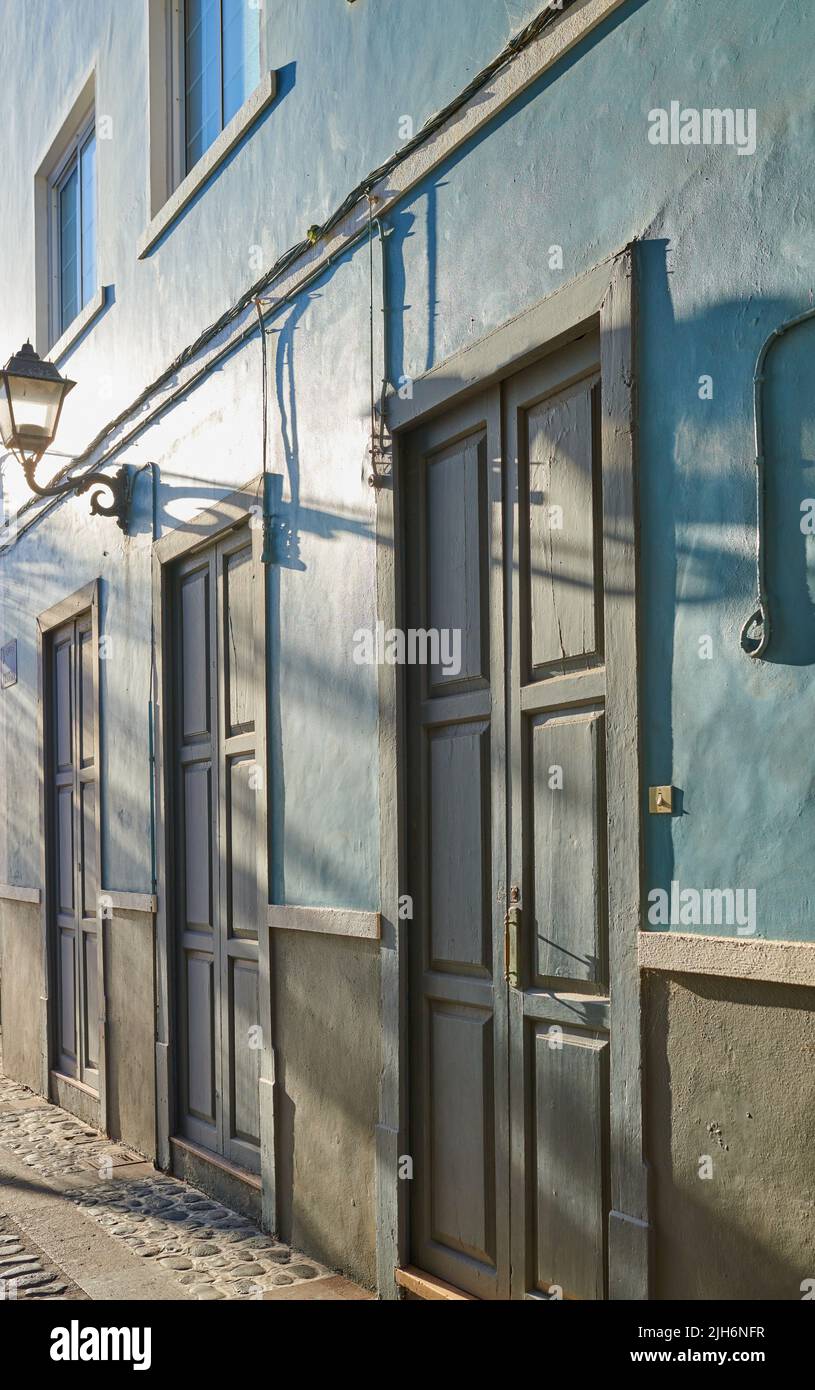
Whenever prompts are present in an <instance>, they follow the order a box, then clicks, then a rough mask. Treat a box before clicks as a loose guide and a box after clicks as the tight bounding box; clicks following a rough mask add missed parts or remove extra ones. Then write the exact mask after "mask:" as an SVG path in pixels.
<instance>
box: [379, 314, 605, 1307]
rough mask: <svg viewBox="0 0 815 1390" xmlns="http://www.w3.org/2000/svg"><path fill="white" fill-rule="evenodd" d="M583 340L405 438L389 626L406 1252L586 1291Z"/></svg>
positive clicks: (471, 1275)
mask: <svg viewBox="0 0 815 1390" xmlns="http://www.w3.org/2000/svg"><path fill="white" fill-rule="evenodd" d="M599 381H600V378H599V335H598V334H597V333H596V332H588V333H585V334H584V335H583V336H582V337H580V338H579V339H577V341H575V342H572V343H570V344H569V345H567V346H565V347H561V348H560V349H558V350H557V351H556V352H553V353H551V354H549V355H548V356H546V357H544V358H542V359H541V360H540V361H539V362H537V363H535V364H533V365H532V366H530V367H528V368H527V369H525V370H524V371H523V372H520V373H516V374H515V375H513V376H511V377H509V378H507V379H506V380H505V381H503V382H501V383H499V384H498V385H496V386H494V387H491V388H490V389H488V390H487V391H485V392H483V393H482V394H481V395H479V396H476V397H472V398H470V399H469V400H468V402H467V403H466V404H464V405H460V406H458V407H456V408H455V409H453V410H451V411H450V412H449V413H448V414H446V415H443V416H440V417H437V418H436V419H434V420H433V421H432V422H431V423H430V424H428V425H425V426H423V427H422V428H420V429H418V430H416V431H415V432H414V433H413V435H412V436H411V437H410V439H409V440H408V441H407V443H406V448H405V453H404V459H405V467H404V492H403V507H404V518H405V527H404V538H405V556H406V616H407V621H408V625H413V626H416V627H422V628H426V629H434V628H439V627H442V628H443V627H452V628H459V629H460V631H461V657H462V660H461V670H460V672H458V673H457V674H451V673H450V672H445V670H444V669H441V668H440V669H435V668H433V667H415V668H409V669H408V674H407V682H406V684H407V716H408V717H407V723H408V754H409V756H408V763H407V780H408V807H409V818H408V856H407V864H408V874H409V881H408V891H409V892H410V893H411V894H412V896H413V898H414V919H413V922H412V924H411V928H410V982H409V989H410V1054H409V1062H410V1100H411V1124H410V1128H411V1154H412V1157H413V1161H414V1178H413V1183H412V1190H411V1198H412V1200H411V1210H410V1215H411V1237H410V1240H411V1261H412V1263H413V1264H414V1265H417V1266H418V1267H419V1268H421V1269H423V1270H425V1271H427V1272H428V1273H431V1274H435V1275H437V1276H439V1277H441V1278H443V1279H445V1280H447V1281H448V1282H450V1283H452V1284H454V1285H456V1286H457V1287H458V1288H460V1289H462V1290H464V1291H466V1292H469V1293H471V1294H475V1295H476V1296H478V1297H488V1298H507V1297H512V1298H521V1299H530V1298H531V1299H536V1298H537V1299H550V1298H553V1297H555V1298H557V1297H564V1298H593V1299H594V1298H603V1297H605V1294H606V1289H607V1252H606V1226H607V1218H608V1207H609V1202H608V1191H609V1154H608V1110H609V1067H608V1057H609V966H608V949H607V927H606V890H605V882H606V848H605V844H606V838H605V821H606V791H605V753H604V708H605V680H606V667H605V649H604V638H603V632H604V611H605V607H606V605H607V604H608V603H612V602H614V596H613V595H607V594H605V593H604V590H603V577H602V576H603V547H604V544H605V545H608V546H613V545H614V544H615V540H614V537H613V536H612V535H605V536H604V529H605V528H604V525H603V497H602V476H601V475H602V470H601V461H600V449H599V437H600V431H599V414H598V412H599V398H600V390H599Z"/></svg>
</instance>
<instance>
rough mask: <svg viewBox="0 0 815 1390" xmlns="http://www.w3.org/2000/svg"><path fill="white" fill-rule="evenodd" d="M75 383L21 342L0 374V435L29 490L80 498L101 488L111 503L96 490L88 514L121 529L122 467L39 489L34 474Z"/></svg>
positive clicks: (126, 484)
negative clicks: (113, 520)
mask: <svg viewBox="0 0 815 1390" xmlns="http://www.w3.org/2000/svg"><path fill="white" fill-rule="evenodd" d="M75 385H76V383H75V382H73V381H69V380H68V378H67V377H64V376H60V374H59V372H58V371H57V369H56V367H55V366H54V364H53V362H43V361H42V359H41V358H40V357H39V356H38V355H37V353H36V352H35V351H34V349H33V347H32V346H31V344H30V343H28V342H26V343H24V344H23V346H22V347H21V348H20V351H19V352H16V353H15V354H14V356H13V357H10V358H9V360H8V362H7V363H6V365H5V367H4V368H3V370H2V372H0V435H2V437H3V443H4V445H5V446H6V448H7V449H8V450H9V451H10V452H11V453H12V454H14V456H15V458H16V459H17V460H18V462H19V463H20V465H21V467H22V470H23V473H24V474H25V480H26V482H27V483H28V486H29V487H30V489H31V491H32V492H35V493H36V494H37V496H38V497H60V496H61V495H62V494H63V493H67V492H76V493H79V494H81V493H83V492H88V491H89V489H90V488H92V487H95V486H99V487H105V488H107V489H108V490H109V492H110V493H111V494H112V501H111V502H110V504H109V505H108V506H105V505H103V503H102V502H100V500H99V499H100V495H101V494H100V493H98V492H95V493H94V494H93V496H92V497H91V511H92V512H93V513H94V515H96V516H115V517H116V520H117V523H118V525H119V526H120V527H121V528H122V530H123V531H124V530H126V529H127V523H126V515H127V506H128V502H129V500H130V469H129V468H128V466H127V464H124V465H123V466H122V467H121V468H120V469H118V471H117V472H116V473H113V474H107V473H102V472H99V471H98V470H92V471H91V472H88V473H83V474H82V475H81V476H80V477H78V478H63V479H61V480H60V481H59V482H56V483H48V484H46V486H44V487H43V486H41V484H40V483H38V482H37V480H36V478H35V476H34V474H35V472H36V469H37V464H38V463H39V461H40V459H41V458H42V456H43V454H44V453H45V451H46V449H49V448H50V447H51V445H52V444H53V442H54V438H55V436H56V433H57V427H58V425H59V417H60V415H61V414H62V404H63V401H64V400H65V397H66V396H67V394H68V392H69V391H72V390H73V388H74V386H75Z"/></svg>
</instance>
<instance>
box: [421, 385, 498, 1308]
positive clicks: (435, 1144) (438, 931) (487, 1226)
mask: <svg viewBox="0 0 815 1390" xmlns="http://www.w3.org/2000/svg"><path fill="white" fill-rule="evenodd" d="M499 405H500V402H499V395H498V391H497V390H494V391H490V392H487V393H485V394H484V395H483V396H481V397H479V398H478V399H476V400H474V401H472V402H471V403H469V404H468V405H467V406H466V407H465V408H464V409H462V410H460V411H456V412H453V413H451V414H450V415H449V416H445V417H444V419H442V420H440V421H438V422H435V423H434V424H432V425H429V426H427V427H426V428H425V429H423V430H422V431H420V432H418V433H417V434H416V435H415V436H414V437H413V439H412V440H411V447H410V451H409V454H408V457H407V469H406V489H405V506H406V526H405V534H406V538H407V550H406V571H407V572H406V580H407V619H408V626H409V627H412V628H418V629H436V630H441V629H444V628H446V629H448V630H449V629H458V630H459V631H460V633H461V653H462V669H461V671H460V672H459V673H458V674H452V673H450V672H447V673H445V672H444V671H442V670H441V669H440V668H439V667H437V666H432V665H429V664H428V665H423V666H422V665H415V666H408V668H407V671H406V680H407V695H408V708H409V724H408V727H409V739H410V746H409V750H408V751H409V757H408V779H409V854H410V863H409V875H410V879H409V882H410V892H411V894H412V895H413V914H414V915H413V921H412V923H411V927H410V953H409V954H410V1015H411V1117H412V1118H411V1130H412V1140H411V1153H412V1155H413V1161H414V1177H413V1182H412V1184H411V1198H412V1201H411V1224H412V1245H413V1255H412V1258H413V1261H414V1263H416V1264H418V1265H419V1266H420V1267H421V1268H423V1269H426V1270H428V1271H429V1272H431V1273H435V1274H438V1275H439V1276H440V1277H441V1278H443V1279H447V1280H448V1281H449V1282H450V1283H453V1284H456V1285H458V1286H459V1287H460V1288H463V1289H466V1290H468V1291H470V1292H472V1293H474V1294H477V1295H479V1296H482V1297H490V1298H496V1297H502V1296H504V1295H505V1294H506V1292H507V1290H508V1288H509V1261H508V1243H507V1238H508V1217H509V1212H508V1164H509V1153H508V1147H507V1094H506V1087H507V1070H506V1066H507V1062H506V1043H507V1032H506V992H505V989H504V987H503V915H504V907H503V897H504V881H505V879H504V876H505V871H506V850H505V833H506V832H505V827H504V818H505V795H504V784H503V778H504V713H503V710H504V698H503V646H502V629H501V607H502V602H503V599H502V577H501V566H500V547H501V471H500V460H499V435H500V410H499ZM430 654H431V655H432V651H431V653H430Z"/></svg>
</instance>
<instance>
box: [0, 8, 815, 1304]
mask: <svg viewBox="0 0 815 1390" xmlns="http://www.w3.org/2000/svg"><path fill="white" fill-rule="evenodd" d="M715 9H716V13H715V15H714V13H713V12H712V7H711V6H710V5H709V4H706V3H705V0H684V3H682V4H677V3H674V2H673V0H572V3H569V0H563V3H555V4H551V5H547V4H544V3H543V0H501V3H499V2H498V0H495V2H494V3H493V0H477V2H476V3H474V2H473V0H444V3H443V4H430V3H428V2H427V0H407V3H404V4H395V3H392V2H389V3H387V4H385V3H382V0H292V3H288V4H285V5H283V4H278V3H277V2H276V0H186V3H181V0H127V3H120V0H93V3H86V0H83V3H78V0H25V2H24V3H23V0H2V4H0V12H1V13H0V18H1V19H2V23H1V24H0V54H1V55H2V59H3V63H2V66H3V71H4V73H5V75H6V85H7V91H8V93H9V95H10V96H11V97H13V100H11V101H10V102H9V103H8V110H7V115H6V120H5V123H4V127H5V128H4V131H3V136H2V140H3V155H4V159H3V165H4V177H3V179H2V182H0V238H1V239H2V252H3V254H2V258H0V276H1V277H2V300H1V301H0V302H2V306H3V307H2V317H1V318H0V325H1V326H2V337H3V345H2V352H3V360H5V358H6V357H8V356H10V355H11V354H12V353H14V352H17V351H18V350H19V348H20V344H21V343H23V342H25V341H26V339H30V341H31V343H32V344H33V346H34V348H35V349H36V351H37V352H38V353H39V355H40V357H41V358H43V359H48V360H50V361H51V362H53V363H54V364H55V366H56V367H57V368H58V370H59V371H60V373H61V374H62V375H63V376H65V377H67V378H69V379H70V380H71V381H73V382H75V383H76V384H75V386H74V388H73V389H72V390H71V391H70V393H69V394H68V395H67V396H66V398H65V404H64V409H63V411H62V414H61V417H60V421H59V429H58V432H57V436H56V439H55V442H54V444H53V447H52V448H51V449H49V451H48V452H47V453H46V454H45V456H44V458H43V459H42V460H41V461H40V463H39V465H38V469H37V473H36V479H37V482H38V483H40V484H42V483H47V482H49V481H52V480H54V479H55V478H58V479H64V478H69V477H72V478H75V479H76V480H77V482H79V481H80V480H81V478H82V477H83V474H85V473H87V471H88V470H91V469H97V470H101V471H102V472H103V473H105V474H106V475H107V476H109V477H111V478H113V477H114V476H117V475H118V477H119V481H120V485H121V486H120V491H121V492H122V493H123V494H125V503H126V509H125V510H126V514H125V515H124V516H123V517H122V518H121V519H122V521H123V524H122V525H119V524H117V518H116V517H114V516H112V515H106V514H105V512H104V508H105V507H107V506H108V505H109V503H110V500H111V498H110V491H109V489H108V490H106V489H105V488H104V487H99V486H94V487H93V488H91V489H90V490H88V489H87V488H86V489H85V490H83V491H81V492H79V491H77V490H76V489H73V490H71V491H70V492H69V493H67V494H64V495H61V496H54V497H47V496H39V495H36V494H33V495H32V493H31V491H30V489H29V488H28V487H27V485H26V482H25V480H24V478H23V474H22V472H21V469H20V467H19V464H18V462H17V460H16V459H15V457H14V456H13V453H12V452H7V453H6V456H5V458H4V460H3V463H2V505H3V526H4V530H3V535H2V544H1V548H0V647H2V672H3V674H2V688H1V689H0V767H2V773H1V774H0V778H1V780H0V884H1V885H2V886H0V947H1V948H2V956H1V957H0V969H1V970H2V976H1V978H2V985H1V986H0V990H1V992H0V1003H1V1005H2V1030H3V1058H4V1068H5V1071H6V1073H7V1074H8V1075H10V1076H13V1077H14V1078H16V1079H17V1080H19V1081H21V1082H23V1083H25V1084H26V1085H28V1086H30V1087H32V1088H33V1089H34V1090H35V1091H37V1092H40V1093H41V1094H43V1095H45V1096H48V1097H50V1098H51V1099H53V1100H55V1101H58V1102H59V1103H60V1104H61V1105H63V1106H65V1107H66V1108H67V1109H69V1110H71V1111H72V1112H74V1113H76V1114H77V1115H80V1116H82V1117H83V1118H84V1119H85V1120H87V1121H88V1122H89V1123H92V1124H95V1125H98V1126H99V1127H100V1128H102V1129H104V1130H106V1131H107V1132H108V1133H109V1134H111V1135H112V1136H114V1137H115V1138H117V1139H120V1140H121V1141H122V1143H123V1144H125V1145H126V1146H128V1147H130V1148H132V1149H133V1150H135V1151H137V1152H139V1153H141V1154H144V1155H145V1156H147V1157H148V1158H150V1159H153V1160H154V1161H156V1162H157V1163H158V1164H159V1165H160V1166H161V1167H164V1168H172V1169H174V1170H175V1171H176V1172H179V1173H180V1174H182V1175H183V1176H185V1177H188V1178H189V1179H190V1181H192V1182H195V1183H196V1184H198V1185H200V1186H203V1187H204V1188H206V1189H207V1190H211V1191H214V1192H217V1193H218V1194H220V1195H224V1196H225V1197H227V1198H228V1200H230V1201H232V1202H234V1203H235V1204H236V1205H238V1206H240V1207H242V1208H243V1209H245V1210H247V1211H250V1212H252V1213H253V1214H256V1215H257V1216H258V1218H259V1219H261V1220H262V1221H263V1223H264V1224H265V1226H266V1227H267V1228H268V1229H270V1230H272V1229H274V1230H277V1231H278V1232H279V1233H280V1234H281V1236H282V1237H283V1238H284V1239H286V1240H288V1241H291V1242H292V1243H293V1244H295V1245H296V1246H298V1247H300V1248H302V1249H303V1250H305V1251H307V1252H308V1253H310V1254H312V1255H313V1256H315V1257H317V1258H319V1259H321V1260H323V1261H325V1262H326V1263H327V1264H329V1265H331V1266H334V1267H336V1268H338V1269H341V1270H343V1271H344V1272H346V1273H348V1274H349V1275H351V1276H352V1277H353V1278H355V1279H357V1280H359V1281H360V1282H362V1283H363V1284H365V1285H367V1286H369V1287H371V1288H376V1289H377V1290H378V1291H379V1293H380V1295H381V1296H382V1297H385V1298H392V1297H398V1296H400V1294H401V1293H403V1292H404V1291H405V1290H411V1291H413V1292H416V1291H418V1292H419V1293H420V1295H421V1294H423V1293H424V1294H426V1293H427V1291H428V1289H432V1288H433V1287H434V1281H438V1280H442V1281H444V1282H446V1283H447V1284H448V1285H451V1286H453V1288H454V1289H456V1290H459V1291H461V1292H463V1293H465V1294H468V1295H470V1296H475V1297H484V1298H510V1297H511V1298H539V1299H549V1298H552V1297H560V1296H563V1297H573V1298H587V1299H604V1298H612V1299H621V1298H631V1299H645V1298H655V1299H663V1298H671V1297H679V1298H690V1299H724V1298H737V1299H747V1298H769V1299H796V1298H800V1297H802V1296H804V1292H805V1288H806V1287H810V1286H811V1285H807V1283H806V1281H807V1280H808V1279H809V1280H810V1281H811V1280H812V1278H815V1249H813V1210H815V1208H814V1206H813V1204H814V1203H815V1159H813V1149H812V1145H811V1142H810V1135H809V1126H810V1121H809V1117H810V1116H811V1114H812V1110H813V1102H814V1101H815V1081H813V1077H815V1068H813V1066H812V1061H813V1046H814V1045H815V925H814V924H813V918H812V893H813V887H812V885H813V853H812V844H813V836H815V793H813V779H812V773H811V768H810V757H809V725H810V722H811V721H810V718H809V714H810V705H811V700H812V696H811V687H810V677H811V666H812V663H813V661H815V624H814V623H813V599H812V595H813V593H815V553H814V552H813V545H815V541H813V538H812V537H813V531H814V529H815V522H813V517H815V500H811V499H812V498H813V497H815V454H813V437H815V436H813V428H815V419H814V418H813V408H812V404H811V399H812V393H811V390H810V389H809V386H810V381H811V349H812V345H813V343H815V320H813V321H810V320H809V319H808V317H807V314H808V311H809V309H810V307H811V301H812V291H813V284H814V283H815V282H814V280H813V277H814V275H815V272H814V271H813V265H815V244H813V235H812V231H811V228H810V226H809V221H808V218H807V211H806V210H807V208H808V207H809V206H810V205H811V203H812V195H813V193H815V187H814V186H813V185H814V184H815V174H813V167H815V166H814V165H813V159H812V153H813V141H814V140H815V117H813V113H812V109H811V107H812V103H811V81H810V74H809V53H810V51H811V46H812V40H813V36H815V16H813V14H812V13H811V12H810V7H809V6H808V5H807V4H806V3H805V0H789V3H787V4H785V5H768V4H766V3H765V2H764V0H738V3H736V0H722V2H721V3H720V5H718V6H717V7H715ZM802 316H803V317H802ZM799 318H801V321H800V322H796V323H795V324H794V325H791V321H792V320H797V319H799ZM787 325H791V326H789V327H787ZM782 328H783V330H784V331H783V332H781V333H780V334H779V335H778V336H777V337H774V338H773V339H772V343H771V346H769V347H768V348H767V349H766V352H765V353H764V355H763V356H762V357H761V358H760V357H759V354H760V353H761V352H762V347H763V345H765V344H766V343H767V340H768V339H769V338H770V336H771V335H772V334H773V332H774V330H777V329H782ZM757 362H758V363H759V366H758V368H757V367H756V364H757ZM754 377H755V381H754ZM754 416H755V420H757V422H758V441H757V442H756V441H755V440H754V427H755V420H754ZM757 454H758V455H759V466H758V468H757V465H756V455H757ZM122 469H123V470H124V472H122V473H121V474H119V473H118V470H122ZM757 474H758V476H759V483H760V486H759V488H758V491H757V488H756V479H757ZM94 497H95V502H93V501H91V499H92V498H94ZM757 500H758V506H757ZM100 508H101V509H102V510H100ZM759 520H760V521H761V523H762V524H761V527H760V531H759V528H758V523H759ZM759 536H760V555H761V566H760V574H759V577H758V582H759V585H760V586H761V587H760V590H759V592H758V593H757V590H756V585H757V575H756V560H755V551H756V545H757V540H758V538H759ZM751 615H754V616H753V617H752V618H751ZM755 615H757V616H755ZM808 691H810V694H808V693H807V692H808Z"/></svg>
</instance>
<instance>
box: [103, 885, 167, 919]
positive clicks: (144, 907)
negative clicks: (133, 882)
mask: <svg viewBox="0 0 815 1390" xmlns="http://www.w3.org/2000/svg"><path fill="white" fill-rule="evenodd" d="M101 896H102V897H103V898H109V899H110V905H111V907H114V908H118V909H119V911H120V912H151V913H155V912H156V911H157V909H158V898H157V896H156V894H155V893H120V892H117V891H116V889H115V888H103V889H102V893H101Z"/></svg>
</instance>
